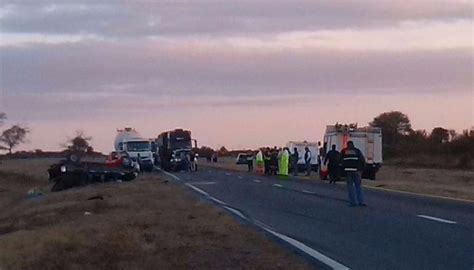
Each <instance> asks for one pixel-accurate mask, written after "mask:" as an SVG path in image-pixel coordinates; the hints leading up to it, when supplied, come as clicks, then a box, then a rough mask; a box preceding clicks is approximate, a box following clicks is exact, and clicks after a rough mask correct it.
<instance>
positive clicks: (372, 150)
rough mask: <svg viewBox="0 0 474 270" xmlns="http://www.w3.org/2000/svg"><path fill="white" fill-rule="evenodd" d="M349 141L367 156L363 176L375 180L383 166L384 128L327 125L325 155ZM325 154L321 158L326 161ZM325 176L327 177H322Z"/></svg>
mask: <svg viewBox="0 0 474 270" xmlns="http://www.w3.org/2000/svg"><path fill="white" fill-rule="evenodd" d="M348 141H353V142H354V145H355V147H356V148H358V149H359V150H360V151H361V152H362V154H363V155H364V157H365V162H366V165H365V169H364V171H363V174H362V177H363V178H368V179H371V180H375V175H376V174H377V172H378V170H379V169H380V167H381V166H382V129H381V128H376V127H361V128H358V127H357V124H348V125H342V124H336V125H329V126H326V133H325V134H324V143H323V151H321V152H322V153H324V156H325V155H326V154H327V152H329V151H330V150H331V147H332V145H336V150H337V151H339V152H340V151H341V150H342V149H344V148H345V147H346V146H347V142H348ZM324 156H322V157H321V159H322V160H323V161H324ZM322 178H325V177H322Z"/></svg>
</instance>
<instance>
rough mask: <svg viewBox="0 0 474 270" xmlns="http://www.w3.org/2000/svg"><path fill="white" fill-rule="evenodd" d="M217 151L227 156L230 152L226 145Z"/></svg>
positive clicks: (220, 154)
mask: <svg viewBox="0 0 474 270" xmlns="http://www.w3.org/2000/svg"><path fill="white" fill-rule="evenodd" d="M217 153H218V154H219V156H225V155H227V153H229V151H228V150H227V148H225V146H222V147H221V148H220V149H219V151H217Z"/></svg>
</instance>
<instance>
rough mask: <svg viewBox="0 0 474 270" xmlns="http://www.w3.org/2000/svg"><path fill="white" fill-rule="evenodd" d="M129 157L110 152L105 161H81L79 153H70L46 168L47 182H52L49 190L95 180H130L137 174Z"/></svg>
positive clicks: (90, 182) (94, 181)
mask: <svg viewBox="0 0 474 270" xmlns="http://www.w3.org/2000/svg"><path fill="white" fill-rule="evenodd" d="M132 164H133V163H132V162H131V160H130V159H128V158H126V157H120V156H119V155H117V154H116V153H112V154H111V156H109V157H108V158H107V162H105V163H104V162H83V161H81V158H80V156H79V155H76V154H70V155H69V156H68V157H67V158H66V159H64V160H61V161H59V162H58V163H56V164H53V165H51V166H50V167H49V169H48V175H49V182H51V183H54V184H53V186H52V188H51V191H61V190H65V189H68V188H72V187H78V186H84V185H88V184H92V183H97V182H109V181H117V180H120V181H131V180H133V179H135V177H137V175H138V171H137V169H136V168H135V167H134V166H133V165H132Z"/></svg>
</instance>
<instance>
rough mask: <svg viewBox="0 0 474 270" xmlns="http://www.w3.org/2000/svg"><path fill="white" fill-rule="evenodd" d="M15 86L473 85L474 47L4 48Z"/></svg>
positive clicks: (4, 78) (201, 89) (115, 89)
mask: <svg viewBox="0 0 474 270" xmlns="http://www.w3.org/2000/svg"><path fill="white" fill-rule="evenodd" d="M1 55H2V56H1V57H2V58H1V63H2V74H1V78H0V80H1V83H2V87H3V89H4V90H5V91H7V92H12V93H13V92H18V93H60V92H63V93H64V92H91V93H94V92H95V93H97V92H104V93H121V92H127V93H142V94H149V95H170V94H174V95H176V94H177V95H200V94H206V93H207V94H221V95H226V96H229V95H230V96H232V95H251V94H262V93H272V94H275V93H288V92H289V91H291V92H292V93H322V92H333V91H339V92H345V91H360V92H365V93H380V92H384V91H393V89H397V90H396V91H401V92H403V91H404V89H407V90H406V91H413V89H417V91H419V92H427V93H429V92H431V93H432V92H438V91H445V90H446V89H449V90H451V91H466V90H469V89H470V87H471V85H472V77H471V64H472V59H473V52H472V51H471V50H467V49H466V50H462V49H459V50H443V51H437V50H431V51H430V50H427V51H418V50H415V51H351V50H347V51H344V50H329V49H324V50H323V49H317V50H316V49H308V50H291V49H286V50H278V51H269V52H268V51H267V52H266V51H252V50H239V49H235V48H233V47H232V46H221V47H219V48H215V47H213V46H193V45H189V44H186V43H184V44H179V45H176V44H173V45H170V44H163V43H160V42H150V43H149V44H142V43H140V42H136V43H124V44H122V43H111V42H85V43H75V44H61V45H42V46H27V47H4V48H2V54H1Z"/></svg>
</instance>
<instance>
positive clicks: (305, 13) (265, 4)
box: [0, 0, 472, 38]
mask: <svg viewBox="0 0 474 270" xmlns="http://www.w3.org/2000/svg"><path fill="white" fill-rule="evenodd" d="M3 2H4V3H3V7H4V10H7V12H4V13H5V15H4V16H3V17H2V18H1V19H0V24H1V25H2V31H4V32H9V33H48V34H78V33H89V34H96V35H99V36H104V37H109V38H114V37H115V38H118V37H122V38H123V37H137V36H147V35H154V36H176V35H229V34H231V35H236V34H247V35H252V34H254V33H268V32H282V31H294V30H317V29H336V28H360V27H380V26H384V25H385V26H387V25H388V26H390V25H394V24H397V23H398V22H400V21H404V20H432V19H436V20H452V19H470V18H471V17H472V13H471V11H472V6H471V4H470V3H469V2H468V1H462V2H457V1H419V2H405V1H375V0H374V1H365V0H364V1H362V0H361V1H320V2H316V1H234V2H231V1H214V0H211V1H160V2H158V1H157V2H153V1H129V2H122V3H114V2H112V1H98V3H99V4H97V2H95V1H25V2H18V1H11V3H9V1H3Z"/></svg>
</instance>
